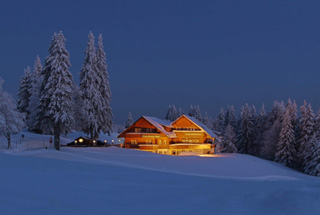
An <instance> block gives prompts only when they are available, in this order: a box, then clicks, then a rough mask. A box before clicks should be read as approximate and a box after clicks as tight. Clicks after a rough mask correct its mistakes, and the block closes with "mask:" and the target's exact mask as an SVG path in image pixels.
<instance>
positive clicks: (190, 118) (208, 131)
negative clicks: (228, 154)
mask: <svg viewBox="0 0 320 215" xmlns="http://www.w3.org/2000/svg"><path fill="white" fill-rule="evenodd" d="M182 116H185V117H186V118H187V119H189V120H190V121H192V122H194V123H195V124H197V125H198V126H199V127H201V128H202V129H203V130H204V131H205V132H206V133H207V134H209V135H210V136H211V137H213V138H215V139H218V140H220V138H219V137H218V136H217V135H216V133H214V132H213V131H212V130H211V129H209V128H208V127H207V126H206V125H205V124H203V123H202V122H200V121H199V120H197V119H196V118H194V117H192V116H187V115H182ZM179 118H180V117H179Z"/></svg>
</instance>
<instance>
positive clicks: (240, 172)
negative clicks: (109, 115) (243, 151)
mask: <svg viewBox="0 0 320 215" xmlns="http://www.w3.org/2000/svg"><path fill="white" fill-rule="evenodd" d="M0 163H1V165H0V172H1V183H0V193H1V201H0V214H1V215H5V214H33V215H36V214H68V215H72V214H77V215H78V214H112V215H117V214H147V215H149V214H228V215H229V214H246V215H248V214H249V215H250V214H259V215H261V214H291V215H292V214H319V213H320V179H319V178H316V177H311V176H307V175H304V174H301V173H299V172H296V171H294V170H291V169H288V168H286V167H283V166H281V165H278V164H276V163H273V162H269V161H265V160H262V159H259V158H256V157H252V156H247V155H238V154H227V155H220V156H214V157H192V156H184V157H182V156H181V157H175V156H166V155H159V154H152V153H148V152H142V151H136V150H129V149H121V148H117V147H108V148H67V147H62V149H61V151H60V152H57V151H54V150H45V149H39V150H38V149H37V150H23V151H22V150H10V151H7V150H2V152H0Z"/></svg>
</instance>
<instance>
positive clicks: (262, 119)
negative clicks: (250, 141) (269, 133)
mask: <svg viewBox="0 0 320 215" xmlns="http://www.w3.org/2000/svg"><path fill="white" fill-rule="evenodd" d="M266 122H267V116H266V112H265V109H264V104H262V106H261V109H260V111H259V114H258V115H256V121H255V124H256V135H255V139H256V143H257V145H258V149H257V155H258V154H259V155H261V154H262V151H263V148H264V141H263V133H264V132H265V131H266Z"/></svg>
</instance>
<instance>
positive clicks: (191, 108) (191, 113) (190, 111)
mask: <svg viewBox="0 0 320 215" xmlns="http://www.w3.org/2000/svg"><path fill="white" fill-rule="evenodd" d="M194 112H195V110H194V107H193V105H190V109H189V112H188V115H189V116H192V117H194V116H195V113H194Z"/></svg>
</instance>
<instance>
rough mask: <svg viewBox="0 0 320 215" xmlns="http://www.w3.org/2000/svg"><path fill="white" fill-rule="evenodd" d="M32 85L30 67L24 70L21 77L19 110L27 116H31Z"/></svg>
mask: <svg viewBox="0 0 320 215" xmlns="http://www.w3.org/2000/svg"><path fill="white" fill-rule="evenodd" d="M31 87H32V77H31V70H30V67H27V69H25V70H24V76H23V77H22V78H21V79H20V85H19V92H18V100H17V110H18V111H19V112H20V113H23V114H25V118H26V119H28V118H29V114H30V111H29V103H30V96H31V95H30V89H31Z"/></svg>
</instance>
